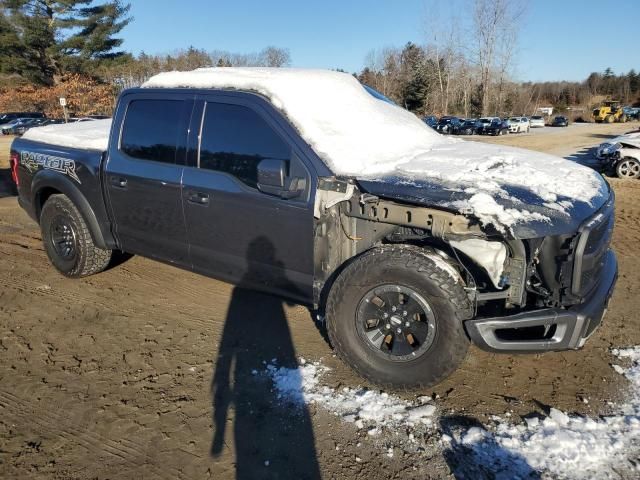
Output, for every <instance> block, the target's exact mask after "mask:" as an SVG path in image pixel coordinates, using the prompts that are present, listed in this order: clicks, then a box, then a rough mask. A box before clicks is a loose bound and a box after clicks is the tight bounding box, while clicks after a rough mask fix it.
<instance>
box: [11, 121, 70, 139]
mask: <svg viewBox="0 0 640 480" xmlns="http://www.w3.org/2000/svg"><path fill="white" fill-rule="evenodd" d="M34 120H35V121H34V122H32V123H26V124H22V125H19V126H18V127H16V128H15V131H14V132H13V134H14V135H24V134H25V133H26V132H27V131H29V130H31V129H32V128H36V127H44V126H46V125H53V124H58V123H64V120H63V119H60V118H37V119H34Z"/></svg>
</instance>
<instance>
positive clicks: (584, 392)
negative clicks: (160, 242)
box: [0, 123, 640, 480]
mask: <svg viewBox="0 0 640 480" xmlns="http://www.w3.org/2000/svg"><path fill="white" fill-rule="evenodd" d="M637 126H638V124H637V123H636V124H628V125H592V124H584V125H579V124H574V125H571V126H570V127H568V128H564V129H563V128H556V129H553V128H550V127H545V128H544V129H542V130H533V131H532V133H530V134H519V135H509V136H506V137H499V138H486V137H481V138H478V137H473V138H471V140H473V141H489V142H492V143H501V144H502V143H503V144H509V145H515V146H519V147H523V148H529V149H533V150H540V151H545V152H550V153H554V154H557V155H561V156H565V157H570V158H572V159H574V160H578V161H581V162H585V163H588V162H589V159H590V158H591V156H590V155H591V154H590V152H589V149H590V148H591V147H593V146H594V145H597V144H598V143H600V142H602V141H603V139H604V138H607V137H610V136H615V135H617V134H620V133H622V132H625V131H628V130H631V129H632V128H637ZM9 140H10V139H9V138H7V137H4V138H0V152H1V153H0V477H2V478H46V479H52V478H53V479H58V478H59V479H62V478H65V479H66V478H78V479H89V478H92V479H93V478H99V479H103V478H184V479H191V478H215V479H226V478H247V479H249V478H316V477H318V476H321V477H322V478H326V479H329V478H362V479H365V478H366V479H367V480H374V479H387V478H400V477H402V478H449V477H451V478H453V477H452V472H453V471H454V470H456V469H458V470H459V469H460V467H461V463H464V462H465V460H464V459H463V458H460V456H456V455H451V454H450V452H447V450H446V448H444V447H443V446H442V444H441V443H439V438H440V437H441V435H442V433H443V432H446V431H447V430H448V429H451V428H453V427H455V426H456V425H463V426H469V425H474V424H477V423H478V422H480V423H485V422H487V421H488V420H489V418H490V417H491V416H492V415H501V416H504V415H507V416H509V417H510V418H513V419H514V421H519V419H520V417H525V416H529V415H530V414H532V413H539V414H546V413H548V410H549V408H550V407H555V408H559V409H561V410H563V411H566V412H575V413H579V414H588V415H598V414H603V413H606V412H607V411H608V409H609V408H610V404H609V403H608V402H617V401H620V400H621V399H622V398H623V397H624V396H625V392H626V381H625V380H624V378H623V377H622V376H621V375H618V374H616V373H615V372H614V370H613V369H612V368H611V366H610V365H611V363H612V362H613V359H612V356H611V354H610V351H609V350H610V349H611V348H612V347H621V346H628V345H640V328H639V327H640V318H639V317H638V315H637V312H638V310H639V308H640V300H638V298H637V295H634V292H637V291H638V289H639V288H640V260H639V259H638V256H637V251H638V245H637V244H638V241H639V239H640V205H639V204H638V200H637V199H638V198H640V182H625V181H619V180H617V179H612V180H611V183H612V185H613V187H614V189H615V191H616V194H617V220H616V230H615V235H614V246H615V249H616V251H617V253H618V255H619V262H620V279H619V283H618V287H617V290H616V293H615V295H614V298H613V300H612V302H611V306H610V310H609V313H608V315H607V318H606V322H605V324H604V325H603V327H602V328H601V329H600V330H599V331H598V332H597V333H596V334H595V335H594V337H593V338H592V339H591V340H590V342H588V343H587V346H586V347H585V348H584V349H583V350H581V351H578V352H564V353H549V354H545V355H523V356H508V355H492V354H488V353H484V352H481V351H479V350H477V349H475V348H472V349H471V351H470V353H469V355H468V357H467V359H466V361H465V363H464V364H463V366H462V368H461V369H460V370H459V371H458V372H456V373H455V374H454V375H453V376H452V377H451V378H450V379H449V380H447V381H446V382H445V383H443V384H441V385H439V386H437V387H436V388H434V389H430V390H428V391H422V392H405V393H401V394H395V395H397V396H398V397H400V398H401V399H404V400H407V401H414V400H415V399H416V398H417V397H419V396H431V397H432V398H433V399H434V400H433V404H434V405H435V406H436V407H437V411H438V416H437V419H436V420H434V421H435V425H434V426H432V427H431V428H426V429H424V430H420V431H419V435H418V434H416V435H418V436H417V438H414V440H415V441H413V443H412V444H411V445H410V446H407V445H405V444H403V443H402V441H400V440H397V439H394V438H393V435H391V437H389V436H375V437H374V436H371V435H367V432H366V430H362V429H358V428H357V426H356V425H355V424H353V423H349V422H345V421H343V420H341V419H340V418H338V417H336V416H334V415H333V414H332V413H331V412H328V411H326V410H325V409H323V408H321V407H318V406H315V405H310V406H308V407H306V408H302V409H300V408H293V407H291V406H288V405H283V404H282V403H281V402H279V401H278V399H277V395H276V394H275V392H274V391H273V387H272V384H271V382H270V380H269V378H268V377H267V376H266V375H263V372H264V371H265V368H266V367H265V364H264V363H263V362H271V359H274V358H275V359H277V362H278V364H279V365H285V366H287V365H295V363H296V361H297V359H298V358H299V357H304V358H305V359H307V360H308V361H321V362H322V363H323V364H324V365H325V366H327V367H329V368H330V369H331V370H330V371H329V372H328V373H327V374H326V375H325V376H324V377H323V378H322V382H323V383H324V384H326V385H327V386H328V387H332V388H335V389H336V390H337V391H339V390H340V389H342V388H344V387H357V386H365V387H366V386H367V385H366V384H363V382H362V380H361V379H360V378H359V377H357V376H356V375H354V374H353V373H352V372H351V371H350V370H349V369H348V368H347V367H345V366H344V365H342V364H341V363H340V362H338V361H337V360H336V359H335V358H334V357H333V356H332V353H331V350H330V348H329V346H328V345H327V342H326V341H325V336H324V334H323V330H322V328H321V326H319V325H318V323H317V322H315V320H314V317H313V315H312V314H311V313H310V312H309V311H308V310H307V309H306V308H304V307H301V306H297V305H291V304H288V303H286V302H282V301H280V300H279V299H277V298H273V297H269V296H266V295H262V294H258V293H252V292H246V291H242V290H239V289H234V288H233V287H232V286H231V285H228V284H225V283H222V282H219V281H216V280H212V279H208V278H204V277H201V276H198V275H196V274H193V273H190V272H186V271H182V270H178V269H176V268H173V267H171V266H168V265H164V264H160V263H157V262H154V261H151V260H147V259H144V258H141V257H133V258H131V259H129V260H127V261H125V262H123V263H121V264H119V265H117V266H114V267H113V268H111V269H110V270H108V271H106V272H104V273H102V274H99V275H96V276H93V277H89V278H85V279H82V280H69V279H66V278H64V277H62V276H60V275H59V274H57V273H56V272H55V271H54V270H53V268H52V267H51V266H50V265H49V263H48V261H47V259H46V255H45V253H44V251H43V248H42V243H41V238H40V232H39V229H38V226H37V225H36V224H35V223H34V222H33V221H31V220H30V219H29V218H28V217H27V215H26V214H25V213H24V212H23V211H22V210H21V209H20V208H19V207H18V204H17V200H16V197H15V196H14V193H13V191H12V188H11V183H10V175H9V171H8V162H7V153H6V152H7V150H8V145H9ZM399 433H401V434H404V435H405V436H406V434H405V433H404V432H399ZM389 448H391V449H392V450H391V455H389ZM468 467H469V466H468ZM472 467H473V466H470V467H469V468H472ZM477 474H478V476H479V477H484V476H486V478H491V474H489V473H486V472H485V473H482V472H478V473H477ZM532 478H534V477H532Z"/></svg>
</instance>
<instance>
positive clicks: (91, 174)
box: [11, 138, 113, 246]
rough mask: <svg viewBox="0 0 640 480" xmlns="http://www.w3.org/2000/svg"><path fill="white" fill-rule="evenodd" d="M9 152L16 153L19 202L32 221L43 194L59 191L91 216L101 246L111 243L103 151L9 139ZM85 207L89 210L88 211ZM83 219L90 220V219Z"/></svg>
mask: <svg viewBox="0 0 640 480" xmlns="http://www.w3.org/2000/svg"><path fill="white" fill-rule="evenodd" d="M11 152H12V153H14V152H15V153H17V154H18V158H19V162H18V179H19V186H18V198H19V202H20V205H21V206H22V207H23V208H24V209H25V210H26V211H27V213H29V215H30V216H31V217H32V218H34V219H35V220H36V221H37V220H38V219H39V217H40V211H41V209H42V204H43V201H44V200H45V199H46V196H48V195H49V194H50V193H51V192H60V193H63V194H65V195H67V196H68V197H70V198H71V199H72V200H73V201H74V203H75V204H76V206H77V207H78V208H79V209H80V210H81V212H82V213H83V214H84V216H85V218H86V217H92V216H93V217H95V223H97V225H98V226H99V228H100V231H101V233H102V236H103V239H104V241H105V246H113V245H112V243H113V242H112V239H111V237H110V231H111V229H110V222H109V216H108V214H107V210H106V207H105V202H104V197H103V189H102V178H101V177H102V175H101V164H102V160H103V157H104V152H100V151H97V150H84V149H78V148H69V147H61V146H56V145H50V144H45V143H41V142H35V141H32V140H27V139H23V138H17V139H16V140H14V141H13V143H12V144H11ZM87 208H89V209H90V210H91V211H90V212H88V211H87ZM86 220H88V221H89V223H94V222H93V220H94V219H93V218H86ZM90 226H91V225H90ZM94 226H95V225H94Z"/></svg>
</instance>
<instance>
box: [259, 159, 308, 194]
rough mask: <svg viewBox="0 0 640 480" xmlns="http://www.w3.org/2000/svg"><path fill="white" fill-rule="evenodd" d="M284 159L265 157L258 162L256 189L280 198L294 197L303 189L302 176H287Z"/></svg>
mask: <svg viewBox="0 0 640 480" xmlns="http://www.w3.org/2000/svg"><path fill="white" fill-rule="evenodd" d="M287 163H288V162H287V161H285V160H277V159H275V158H265V159H264V160H262V161H260V163H258V190H260V191H261V192H263V193H267V194H269V195H275V196H278V197H280V198H295V197H297V196H299V195H300V194H301V193H302V192H303V191H304V189H305V181H304V179H302V178H297V177H288V176H287V170H288V168H287V167H288V165H287Z"/></svg>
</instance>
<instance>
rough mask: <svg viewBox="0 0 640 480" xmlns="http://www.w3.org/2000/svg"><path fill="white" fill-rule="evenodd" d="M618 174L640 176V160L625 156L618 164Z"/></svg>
mask: <svg viewBox="0 0 640 480" xmlns="http://www.w3.org/2000/svg"><path fill="white" fill-rule="evenodd" d="M616 175H618V177H620V178H640V162H639V161H638V160H636V159H635V158H629V157H625V158H623V159H622V160H620V162H618V165H616Z"/></svg>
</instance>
